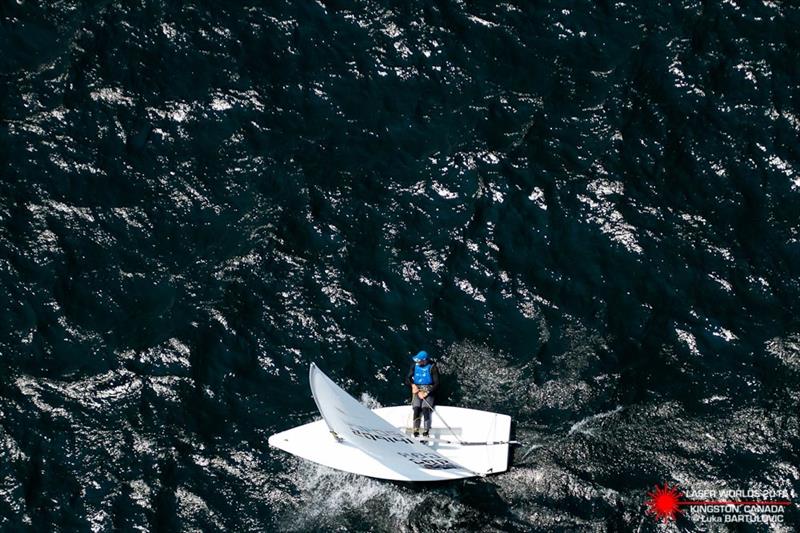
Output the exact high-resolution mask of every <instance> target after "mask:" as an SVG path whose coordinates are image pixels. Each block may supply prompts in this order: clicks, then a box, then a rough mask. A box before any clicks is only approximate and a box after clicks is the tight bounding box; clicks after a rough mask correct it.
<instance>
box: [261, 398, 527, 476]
mask: <svg viewBox="0 0 800 533" xmlns="http://www.w3.org/2000/svg"><path fill="white" fill-rule="evenodd" d="M372 413H374V414H375V415H377V416H378V417H380V418H381V419H382V420H384V421H385V422H386V423H388V425H390V426H392V428H394V429H395V430H396V437H397V438H406V439H413V437H412V436H411V434H410V430H409V429H408V428H409V426H410V425H411V418H412V417H411V407H410V406H396V407H382V408H379V409H374V410H372ZM437 415H438V416H437ZM442 419H444V422H446V425H445V424H444V423H443V422H442ZM431 421H432V424H431V433H430V437H432V438H431V439H430V440H429V441H427V442H425V443H422V439H413V440H414V441H415V442H414V445H413V447H414V450H412V451H411V452H409V453H406V454H405V455H404V457H406V458H407V459H410V460H411V461H414V462H416V463H417V465H412V466H413V468H404V467H400V468H398V466H397V465H396V464H395V465H391V464H387V463H386V461H385V458H382V457H379V456H378V455H376V454H374V453H370V451H369V450H365V449H363V448H362V447H357V446H355V445H354V444H353V443H351V442H349V441H348V440H347V439H344V440H342V439H339V440H337V439H336V437H335V436H334V435H333V434H332V433H331V431H330V429H329V427H328V425H327V424H326V423H325V421H324V420H319V421H316V422H311V423H309V424H305V425H302V426H298V427H296V428H292V429H289V430H287V431H283V432H281V433H277V434H275V435H272V436H271V437H270V438H269V444H270V446H273V447H275V448H278V449H280V450H283V451H286V452H289V453H291V454H294V455H297V456H298V457H302V458H304V459H307V460H309V461H313V462H315V463H319V464H321V465H325V466H328V467H330V468H335V469H337V470H343V471H345V472H352V473H354V474H360V475H363V476H369V477H373V478H380V479H391V480H398V481H443V480H450V479H461V478H467V477H473V476H478V475H486V474H496V473H499V472H504V471H506V470H507V469H508V446H509V445H508V441H509V437H510V433H511V417H509V416H508V415H501V414H497V413H490V412H487V411H478V410H475V409H464V408H461V407H449V406H437V407H436V411H435V413H434V414H433V415H432V419H431ZM446 426H449V429H448V427H446ZM451 430H452V431H451ZM378 438H380V439H384V440H385V439H392V438H395V437H393V436H391V435H388V434H387V433H382V434H381V436H380V437H378ZM416 441H419V444H418V443H417V442H416ZM381 442H383V441H381ZM495 443H496V444H495ZM419 446H423V447H424V449H420V448H419ZM425 450H429V451H430V452H433V453H430V454H428V455H426V454H425ZM437 457H439V458H440V457H444V458H446V459H447V460H449V461H450V462H452V464H455V465H457V466H458V467H460V468H439V467H438V465H439V464H440V463H441V460H440V459H437ZM437 461H438V462H437ZM420 466H421V467H420ZM428 467H431V468H428Z"/></svg>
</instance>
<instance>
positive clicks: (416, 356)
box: [413, 350, 428, 362]
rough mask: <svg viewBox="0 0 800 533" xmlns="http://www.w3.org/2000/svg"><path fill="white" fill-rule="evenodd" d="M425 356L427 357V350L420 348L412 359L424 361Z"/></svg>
mask: <svg viewBox="0 0 800 533" xmlns="http://www.w3.org/2000/svg"><path fill="white" fill-rule="evenodd" d="M427 358H428V352H426V351H425V350H422V351H421V352H419V353H418V354H417V355H415V356H414V357H413V359H414V361H418V362H419V361H424V360H426V359H427Z"/></svg>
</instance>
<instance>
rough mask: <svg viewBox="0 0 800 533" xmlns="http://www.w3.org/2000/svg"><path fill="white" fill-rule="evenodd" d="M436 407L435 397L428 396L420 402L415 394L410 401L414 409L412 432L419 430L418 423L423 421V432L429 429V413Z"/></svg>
mask: <svg viewBox="0 0 800 533" xmlns="http://www.w3.org/2000/svg"><path fill="white" fill-rule="evenodd" d="M435 406H436V396H435V395H433V394H428V395H427V396H426V397H425V399H424V400H421V399H420V397H419V396H417V395H416V394H415V395H414V398H413V399H412V400H411V407H412V408H413V409H414V431H418V430H419V421H420V420H422V421H423V425H422V429H423V431H428V430H429V429H430V428H431V412H432V410H433V408H434V407H435Z"/></svg>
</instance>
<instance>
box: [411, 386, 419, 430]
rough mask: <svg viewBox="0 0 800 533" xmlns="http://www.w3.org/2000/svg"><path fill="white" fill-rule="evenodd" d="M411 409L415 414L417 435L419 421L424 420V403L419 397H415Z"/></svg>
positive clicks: (414, 424) (414, 423)
mask: <svg viewBox="0 0 800 533" xmlns="http://www.w3.org/2000/svg"><path fill="white" fill-rule="evenodd" d="M411 408H412V410H413V413H414V422H413V426H414V433H415V434H416V433H418V432H419V421H420V418H422V414H421V411H422V401H421V400H420V399H419V397H418V396H417V395H414V399H413V400H412V401H411Z"/></svg>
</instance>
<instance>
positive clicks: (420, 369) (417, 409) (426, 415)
mask: <svg viewBox="0 0 800 533" xmlns="http://www.w3.org/2000/svg"><path fill="white" fill-rule="evenodd" d="M412 359H413V361H414V362H413V363H412V364H411V368H410V369H409V370H408V373H407V374H406V385H410V386H411V407H412V408H413V410H414V436H415V437H417V436H419V421H420V418H422V420H423V426H422V436H423V437H427V436H428V432H429V431H430V429H431V411H432V410H433V408H434V406H435V405H436V389H438V388H439V369H438V368H437V367H436V362H435V361H433V359H431V358H430V357H429V356H428V352H426V351H421V352H419V353H418V354H417V355H415V356H414V357H413V358H412ZM420 415H421V416H420Z"/></svg>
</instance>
